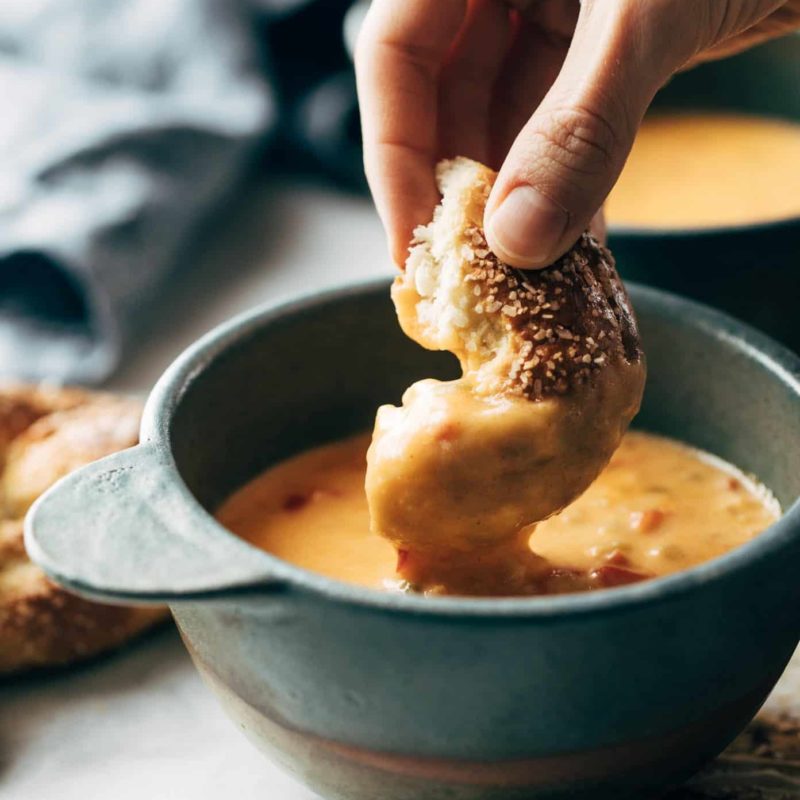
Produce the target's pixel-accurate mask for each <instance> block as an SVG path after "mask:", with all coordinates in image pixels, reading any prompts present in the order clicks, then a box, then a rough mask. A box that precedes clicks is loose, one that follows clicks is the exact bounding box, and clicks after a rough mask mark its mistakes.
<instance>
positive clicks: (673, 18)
mask: <svg viewBox="0 0 800 800" xmlns="http://www.w3.org/2000/svg"><path fill="white" fill-rule="evenodd" d="M512 6H513V7H512ZM796 27H800V0H696V2H692V3H687V2H686V0H583V2H582V3H581V2H579V0H373V3H372V6H371V8H370V11H369V13H368V14H367V17H366V20H365V22H364V25H363V28H362V31H361V34H360V36H359V42H358V46H357V49H356V73H357V79H358V88H359V98H360V103H361V116H362V131H363V141H364V163H365V168H366V172H367V178H368V180H369V184H370V187H371V189H372V193H373V196H374V198H375V203H376V205H377V208H378V212H379V214H380V216H381V219H382V220H383V223H384V226H385V227H386V230H387V233H388V236H389V242H390V247H391V251H392V255H393V258H394V260H395V261H396V262H397V263H398V264H402V263H403V262H404V260H405V256H406V252H407V248H408V244H409V241H410V240H411V236H412V231H413V229H414V227H416V226H417V225H419V224H422V223H425V222H427V221H428V220H429V219H430V217H431V214H432V212H433V208H434V206H435V205H436V203H437V201H438V193H437V191H436V186H435V184H434V165H435V163H436V162H437V161H438V160H439V159H440V158H444V157H452V156H456V155H464V156H468V157H470V158H473V159H476V160H478V161H482V162H484V163H486V164H488V165H489V166H492V167H493V168H495V169H499V170H500V174H499V176H498V178H497V182H496V183H495V186H494V189H493V190H492V194H491V197H490V198H489V202H488V204H487V207H486V215H485V219H484V225H485V229H486V235H487V238H488V241H489V244H490V246H491V248H492V250H493V251H494V252H495V253H496V254H497V256H498V257H500V258H501V259H502V260H503V261H505V262H507V263H509V264H512V265H513V266H517V267H543V266H546V265H547V264H550V263H552V262H553V261H554V260H555V259H556V258H558V257H559V256H560V255H562V254H563V253H564V252H565V251H566V250H567V249H568V248H569V247H570V246H571V245H572V243H573V242H574V241H575V240H576V239H577V237H578V236H579V235H580V233H581V232H582V231H583V230H584V229H585V228H586V227H587V226H588V225H589V222H590V220H591V219H592V217H593V216H594V215H595V213H596V212H597V211H598V209H599V208H600V206H601V205H602V203H603V201H604V200H605V197H606V195H607V194H608V192H609V191H610V189H611V187H612V186H613V185H614V183H615V181H616V179H617V177H618V176H619V174H620V172H621V170H622V167H623V165H624V163H625V159H626V158H627V156H628V153H629V152H630V149H631V145H632V144H633V138H634V136H635V134H636V131H637V129H638V127H639V125H640V123H641V120H642V116H643V115H644V112H645V110H646V109H647V107H648V106H649V104H650V102H651V100H652V98H653V95H654V94H655V93H656V91H657V90H658V89H659V88H660V87H661V86H662V85H663V84H664V83H665V82H666V81H667V80H669V78H670V77H671V76H672V75H673V74H674V73H675V72H677V71H679V70H681V69H684V68H686V67H687V66H691V65H692V64H694V63H696V62H698V61H703V60H707V59H711V58H717V57H720V56H725V55H730V54H732V53H735V52H738V51H739V50H742V49H745V48H746V47H749V46H751V45H752V44H756V43H757V42H760V41H763V40H764V39H768V38H771V37H773V36H777V35H780V34H782V33H786V32H788V31H790V30H793V29H794V28H796Z"/></svg>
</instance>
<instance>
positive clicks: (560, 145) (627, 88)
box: [484, 0, 692, 268]
mask: <svg viewBox="0 0 800 800" xmlns="http://www.w3.org/2000/svg"><path fill="white" fill-rule="evenodd" d="M670 7H671V10H672V11H673V12H674V3H672V2H668V1H667V2H664V0H656V2H653V3H652V4H651V3H650V2H648V3H640V2H635V1H634V2H625V0H620V2H615V3H614V4H613V6H611V4H607V3H605V2H604V0H595V1H594V2H591V0H584V2H583V4H582V6H581V12H580V16H579V18H578V23H577V26H576V28H575V34H574V36H573V40H572V43H571V45H570V49H569V52H568V53H567V57H566V59H565V61H564V64H563V67H562V69H561V72H560V73H559V75H558V78H557V79H556V81H555V83H554V84H553V86H552V87H551V89H550V91H549V92H548V93H547V95H546V97H545V98H544V100H543V101H542V103H541V105H540V106H539V108H538V109H537V110H536V112H535V113H534V114H533V116H532V117H531V118H530V119H529V120H528V122H527V123H526V124H525V126H524V127H523V128H522V130H521V131H520V133H519V135H518V136H517V138H516V140H515V142H514V144H513V145H512V147H511V150H510V151H509V153H508V156H507V157H506V160H505V162H504V164H503V166H502V168H501V170H500V173H499V175H498V178H497V181H496V183H495V185H494V188H493V190H492V193H491V195H490V197H489V201H488V203H487V206H486V213H485V217H484V227H485V229H486V235H487V240H488V243H489V246H490V247H491V248H492V250H493V251H494V253H495V254H496V255H497V256H498V257H499V258H501V259H502V260H503V261H505V262H506V263H508V264H511V265H512V266H515V267H523V268H534V267H544V266H547V265H548V264H551V263H552V262H553V261H555V260H556V259H557V258H558V257H559V256H561V255H562V254H563V253H565V252H566V251H567V250H568V249H569V248H570V247H571V246H572V244H573V243H574V242H575V240H576V239H577V238H578V236H580V234H581V233H582V231H584V230H585V229H586V228H587V227H588V226H589V223H590V220H591V219H592V217H593V216H594V214H595V213H596V212H597V211H598V209H599V208H600V206H601V205H602V203H603V201H604V200H605V198H606V195H607V194H608V192H609V191H610V189H611V187H612V186H613V185H614V183H615V181H616V179H617V178H618V177H619V173H620V171H621V170H622V167H623V165H624V163H625V159H626V158H627V156H628V153H629V152H630V149H631V145H632V144H633V138H634V135H635V133H636V130H637V128H638V127H639V124H640V123H641V119H642V116H643V115H644V112H645V110H646V109H647V106H648V105H649V104H650V101H651V100H652V98H653V95H654V94H655V92H656V91H657V89H658V88H659V87H660V86H661V85H662V84H663V82H664V81H665V80H666V79H667V78H668V77H669V76H670V75H671V74H672V72H673V71H674V70H675V68H676V67H677V66H679V65H680V63H682V62H683V61H685V60H686V58H687V57H688V56H689V54H690V51H691V48H692V45H691V44H690V43H689V42H688V37H683V38H681V36H680V33H678V32H675V30H674V28H675V27H676V26H675V21H676V20H675V17H678V18H680V16H691V15H676V14H674V13H672V14H668V15H665V14H664V12H665V11H667V10H670ZM612 8H613V9H614V10H612ZM659 16H668V18H670V20H671V25H670V27H671V29H672V31H673V35H671V36H670V37H664V36H663V28H661V34H662V35H657V31H658V29H659V27H660V23H659V20H658V17H659ZM662 24H663V23H662ZM676 34H677V35H676ZM665 38H668V39H670V41H671V42H675V41H676V40H678V41H680V42H683V46H682V47H685V48H688V51H687V52H686V53H683V52H680V50H679V48H676V47H675V46H674V45H672V46H671V50H672V52H662V51H664V50H665V45H664V44H663V41H664V39H665ZM681 49H682V48H681Z"/></svg>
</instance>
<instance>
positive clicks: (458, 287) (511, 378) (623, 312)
mask: <svg viewBox="0 0 800 800" xmlns="http://www.w3.org/2000/svg"><path fill="white" fill-rule="evenodd" d="M494 179H495V173H494V172H493V171H492V170H490V169H489V168H487V167H485V166H483V165H481V164H478V163H476V162H474V161H470V160H468V159H465V158H458V159H455V160H452V161H445V162H443V163H442V164H440V165H439V167H438V169H437V180H438V184H439V188H440V191H441V193H442V201H441V203H440V205H439V206H438V207H437V209H436V211H435V214H434V218H433V220H432V221H431V222H430V223H429V224H428V225H426V226H423V227H420V228H418V229H417V230H416V231H415V240H414V242H413V243H412V247H411V249H410V253H409V257H408V260H407V262H406V268H405V271H404V272H403V273H402V274H401V275H400V276H399V277H398V278H397V279H396V281H395V283H394V285H393V288H392V297H393V299H394V302H395V306H396V308H397V313H398V318H399V321H400V324H401V326H402V328H403V330H404V331H405V332H406V333H407V334H408V335H409V336H410V337H411V338H412V339H415V340H416V341H417V342H419V343H420V344H421V345H423V346H424V347H427V348H429V349H433V350H449V351H451V352H452V353H454V354H455V355H456V356H457V357H458V359H459V361H460V362H461V366H462V369H463V377H462V378H461V379H460V380H458V381H453V382H449V383H442V382H439V381H433V380H423V381H420V382H419V383H417V384H414V385H413V386H412V387H410V388H409V389H408V390H407V391H406V393H405V395H404V397H403V404H402V406H400V407H394V406H384V407H382V408H381V409H380V410H379V412H378V416H377V419H376V426H375V432H374V434H373V442H372V446H371V448H370V451H369V454H368V469H367V483H366V488H367V497H368V500H369V505H370V514H371V518H372V524H373V528H374V529H375V530H376V531H377V532H379V533H381V534H382V535H384V536H387V537H388V538H389V539H391V540H392V541H393V542H395V544H396V545H397V546H398V548H399V549H401V550H402V551H411V552H416V553H420V552H436V553H438V554H441V553H443V552H448V553H451V554H452V553H458V552H471V551H473V550H475V549H476V548H477V549H480V548H485V547H488V546H494V545H495V544H497V543H498V542H501V541H503V540H508V539H510V538H513V537H515V536H517V535H518V533H519V531H520V529H521V528H523V527H524V526H526V525H530V524H532V523H535V522H538V521H540V520H543V519H545V518H546V517H548V516H550V515H552V514H554V513H556V512H558V511H560V510H561V509H562V508H563V507H564V506H565V505H567V504H568V503H569V502H571V501H572V500H573V499H575V497H577V496H578V495H579V494H580V493H581V492H583V491H584V490H585V489H586V488H587V487H588V486H589V484H590V483H591V482H592V481H593V480H594V478H595V477H596V476H597V475H598V474H599V472H600V471H601V469H602V468H603V467H604V466H605V464H606V463H607V462H608V459H609V458H610V457H611V454H612V453H613V452H614V450H615V449H616V447H617V445H618V444H619V442H620V439H621V437H622V435H623V433H624V432H625V430H626V429H627V427H628V424H629V423H630V421H631V419H632V418H633V416H634V414H635V413H636V411H637V410H638V407H639V403H640V400H641V394H642V390H643V386H644V378H645V366H644V357H643V354H642V349H641V345H640V341H639V334H638V331H637V328H636V322H635V318H634V315H633V310H632V309H631V306H630V302H629V300H628V296H627V294H626V292H625V289H624V287H623V285H622V283H621V281H620V280H619V277H618V275H617V273H616V270H615V268H614V261H613V258H612V256H611V254H610V253H609V251H608V250H607V249H606V248H605V247H603V246H602V245H600V244H599V243H598V242H597V241H596V240H595V239H594V238H593V237H592V236H591V235H589V234H588V233H586V234H583V235H582V236H581V238H580V239H579V240H578V242H577V243H576V244H575V246H574V247H573V248H572V249H571V250H570V251H569V252H567V253H566V254H565V255H564V256H563V257H562V258H560V259H559V260H558V261H557V262H556V263H555V264H553V265H552V266H551V267H549V268H547V269H544V270H536V271H521V270H517V269H514V268H512V267H510V266H508V265H506V264H504V263H502V262H501V261H499V260H498V259H497V257H496V256H495V255H494V254H493V253H492V252H491V250H490V249H489V247H488V245H487V243H486V239H485V236H484V233H483V213H484V208H485V205H486V200H487V198H488V196H489V192H490V190H491V187H492V184H493V182H494Z"/></svg>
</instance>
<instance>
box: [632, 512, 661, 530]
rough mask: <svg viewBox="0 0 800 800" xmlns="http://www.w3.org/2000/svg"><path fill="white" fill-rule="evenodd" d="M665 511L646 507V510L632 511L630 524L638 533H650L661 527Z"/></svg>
mask: <svg viewBox="0 0 800 800" xmlns="http://www.w3.org/2000/svg"><path fill="white" fill-rule="evenodd" d="M666 516H667V515H666V513H665V512H664V511H662V510H661V509H660V508H648V509H647V510H646V511H634V512H632V513H631V516H630V526H631V528H633V530H635V531H639V533H652V532H653V531H655V530H658V528H660V527H661V523H662V522H663V521H664V519H665V517H666Z"/></svg>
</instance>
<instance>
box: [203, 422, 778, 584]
mask: <svg viewBox="0 0 800 800" xmlns="http://www.w3.org/2000/svg"><path fill="white" fill-rule="evenodd" d="M369 443H370V437H369V435H363V436H357V437H354V438H351V439H347V440H344V441H341V442H337V443H335V444H330V445H326V446H323V447H319V448H316V449H314V450H310V451H308V452H305V453H301V454H300V455H297V456H295V457H293V458H290V459H288V460H287V461H285V462H283V463H281V464H278V465H277V466H275V467H272V468H271V469H269V470H267V471H266V472H265V473H263V474H262V475H260V476H258V477H257V478H255V479H254V480H253V481H251V482H250V483H248V484H247V485H245V486H244V487H243V488H241V489H239V490H238V491H237V492H235V493H234V494H233V495H232V496H231V497H230V498H229V499H228V500H227V501H226V502H225V503H224V504H223V505H222V507H221V508H220V509H219V511H218V515H217V516H218V519H219V521H220V522H221V523H222V524H223V525H225V526H226V527H227V528H229V529H230V530H231V531H233V532H234V533H236V534H238V535H239V536H241V537H242V538H244V539H246V540H247V541H248V542H250V543H252V544H254V545H256V546H257V547H260V548H262V549H264V550H266V551H268V552H270V553H272V554H273V555H275V556H278V557H279V558H282V559H284V560H286V561H289V562H291V563H293V564H296V565H297V566H300V567H304V568H305V569H309V570H312V571H314V572H318V573H321V574H323V575H327V576H328V577H331V578H336V579H338V580H342V581H346V582H349V583H355V584H359V585H361V586H368V587H370V588H373V589H387V590H394V591H398V590H405V591H414V590H417V591H423V592H426V593H429V594H459V595H493V596H501V595H519V594H554V593H562V592H574V591H582V590H591V589H600V588H607V587H611V586H618V585H622V584H628V583H633V582H636V581H641V580H646V579H647V578H653V577H658V576H661V575H667V574H669V573H672V572H677V571H679V570H683V569H687V568H688V567H691V566H694V565H695V564H699V563H701V562H703V561H707V560H709V559H712V558H715V557H717V556H720V555H722V554H723V553H726V552H727V551H729V550H731V549H733V548H735V547H738V546H739V545H741V544H743V543H744V542H746V541H748V540H750V539H752V538H753V537H754V536H756V535H757V534H758V533H759V532H761V531H762V530H764V529H765V528H766V527H767V526H769V525H770V524H771V523H772V522H774V521H775V520H776V519H777V518H778V516H779V514H780V509H779V507H778V503H777V501H776V500H775V499H774V498H773V497H772V495H771V494H770V493H769V491H768V490H767V489H766V488H765V487H764V486H762V485H761V484H759V483H757V482H756V481H755V480H753V479H752V478H749V477H748V476H746V475H744V474H743V473H742V472H740V471H739V470H737V469H736V468H735V467H733V466H731V465H729V464H726V463H724V462H723V461H720V460H719V459H717V458H715V457H713V456H710V455H708V454H707V453H703V452H701V451H698V450H694V449H692V448H690V447H687V446H685V445H682V444H680V443H678V442H675V441H672V440H670V439H666V438H662V437H659V436H654V435H651V434H647V433H641V432H629V433H628V434H627V435H626V436H625V438H624V439H623V441H622V444H621V446H620V447H619V449H618V450H617V451H616V453H615V454H614V456H613V457H612V459H611V461H610V463H609V464H608V466H607V467H606V469H605V470H604V471H603V472H602V474H601V475H600V477H599V478H598V479H597V480H596V481H595V482H594V484H593V485H592V486H591V487H590V488H589V489H588V490H587V491H586V492H585V493H584V494H583V495H582V496H581V497H580V498H579V499H578V500H576V501H575V502H574V503H573V504H572V505H570V506H568V507H567V508H566V509H565V510H564V511H563V512H561V513H560V514H559V515H557V516H555V517H552V518H551V519H549V520H546V521H545V522H542V523H539V525H537V526H536V527H535V528H529V529H526V530H524V531H522V532H520V536H521V537H522V539H523V540H524V541H525V542H527V548H526V550H525V555H524V556H516V555H515V559H512V560H516V561H524V562H525V563H524V564H522V565H521V566H520V568H519V574H515V573H514V571H513V564H511V565H509V564H508V563H507V561H508V560H507V559H505V560H504V558H503V555H502V554H499V555H498V554H497V553H495V552H492V551H491V550H487V552H486V554H485V556H484V557H483V558H481V557H480V556H479V557H478V558H476V559H472V560H471V561H470V571H469V572H464V571H463V569H461V568H458V569H456V568H454V569H453V571H452V572H451V573H448V570H447V568H446V566H445V567H444V568H443V566H442V565H438V567H437V569H436V570H435V574H436V579H435V582H430V581H428V580H426V576H425V574H424V570H423V571H422V572H421V573H420V576H419V577H420V580H419V582H418V583H416V584H413V583H410V582H408V581H400V580H398V578H397V569H398V564H402V563H403V561H404V559H407V558H409V555H408V554H407V553H404V552H402V551H401V552H397V551H395V549H394V548H393V546H392V545H391V544H390V543H389V542H388V541H387V540H385V539H383V538H381V537H379V536H377V535H376V534H373V533H370V520H369V513H368V510H367V501H366V497H365V493H364V473H365V457H366V451H367V448H368V446H369ZM514 552H516V551H514ZM495 561H496V562H497V563H503V569H504V570H506V572H502V573H501V572H499V571H498V570H496V569H492V563H493V562H495ZM404 566H405V567H407V566H408V565H407V564H406V565H404ZM412 573H413V571H412ZM404 574H409V570H408V569H404ZM520 575H522V576H523V578H520Z"/></svg>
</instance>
